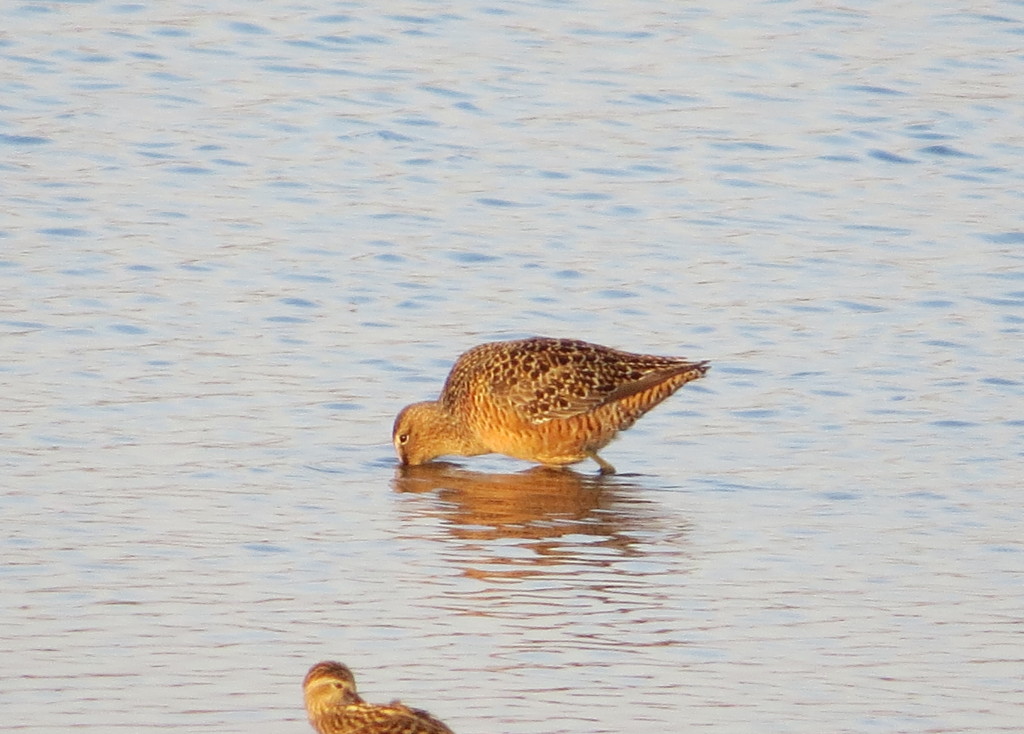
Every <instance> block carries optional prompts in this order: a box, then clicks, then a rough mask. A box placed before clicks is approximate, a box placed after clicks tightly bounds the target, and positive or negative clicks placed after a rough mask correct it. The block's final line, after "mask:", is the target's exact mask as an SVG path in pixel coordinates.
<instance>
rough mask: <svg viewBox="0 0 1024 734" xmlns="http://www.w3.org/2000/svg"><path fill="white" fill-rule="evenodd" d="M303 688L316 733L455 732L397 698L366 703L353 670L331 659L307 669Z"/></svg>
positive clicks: (440, 733)
mask: <svg viewBox="0 0 1024 734" xmlns="http://www.w3.org/2000/svg"><path fill="white" fill-rule="evenodd" d="M302 691H303V696H304V698H305V699H306V715H307V716H308V717H309V723H310V724H312V725H313V728H314V729H316V730H317V732H319V734H454V732H452V730H451V729H449V728H448V727H447V726H445V725H444V724H442V723H441V722H440V721H438V720H437V719H435V718H434V717H433V716H431V715H430V714H428V713H427V712H426V711H421V710H420V709H413V708H409V707H408V706H404V705H402V704H401V703H399V702H398V701H392V702H391V703H389V704H387V705H376V704H372V703H366V702H365V701H364V700H363V699H362V698H361V697H360V696H359V694H358V693H356V679H355V677H354V676H353V675H352V671H351V670H349V669H348V668H347V667H346V666H344V665H342V664H341V663H336V662H334V661H331V660H327V661H324V662H322V663H317V664H316V665H314V666H313V667H312V668H310V669H309V672H308V673H306V679H305V680H304V681H303V682H302Z"/></svg>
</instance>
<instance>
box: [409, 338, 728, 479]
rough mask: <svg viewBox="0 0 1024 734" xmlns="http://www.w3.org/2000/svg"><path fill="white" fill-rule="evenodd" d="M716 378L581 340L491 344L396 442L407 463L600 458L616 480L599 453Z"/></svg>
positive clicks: (478, 350) (700, 367) (421, 406)
mask: <svg viewBox="0 0 1024 734" xmlns="http://www.w3.org/2000/svg"><path fill="white" fill-rule="evenodd" d="M707 370H708V363H707V362H691V361H689V360H686V359H684V358H682V357H658V356H653V355H648V354H632V353H630V352H622V351H619V350H617V349H612V348H610V347H602V346H600V345H598V344H589V343H587V342H583V341H577V340H574V339H548V338H545V337H533V338H530V339H520V340H518V341H506V342H492V343H490V344H481V345H480V346H477V347H473V348H472V349H470V350H469V351H468V352H466V353H465V354H463V355H462V356H461V357H459V359H458V361H457V362H456V363H455V366H454V367H452V370H451V372H450V373H449V375H448V379H447V381H446V382H445V384H444V388H443V389H442V390H441V396H440V397H439V398H438V399H437V400H436V401H426V402H421V403H413V404H412V405H409V406H407V407H406V408H404V409H403V410H402V411H401V412H400V413H399V414H398V417H397V418H396V419H395V426H394V430H393V433H392V439H393V441H394V444H395V450H396V451H397V452H398V457H399V460H400V461H401V462H402V463H403V464H422V463H424V462H427V461H430V460H431V459H435V458H437V457H438V456H443V455H446V454H454V455H459V456H475V455H478V454H488V453H499V454H506V455H508V456H513V457H516V458H519V459H526V460H528V461H534V462H537V463H540V464H548V465H553V466H563V465H566V464H575V463H576V462H579V461H583V460H584V459H586V458H592V459H594V460H595V461H596V462H597V463H598V465H599V466H600V467H601V471H602V473H612V472H614V471H615V469H614V467H612V465H611V464H609V463H608V462H606V461H605V460H604V459H602V458H601V457H600V456H598V455H597V452H598V451H599V450H600V449H602V448H604V447H605V446H607V445H608V443H609V442H610V441H611V440H612V439H613V438H614V437H615V435H616V434H617V433H618V432H619V431H624V430H626V429H627V428H629V427H630V426H632V425H633V424H634V423H635V422H636V421H637V419H639V418H640V416H642V415H643V414H644V413H646V412H647V411H649V410H650V409H651V408H653V407H654V406H656V405H657V404H658V403H660V402H661V401H663V400H664V399H665V398H667V397H668V396H669V395H671V394H672V393H674V392H675V391H676V390H678V389H679V388H680V387H682V386H683V385H685V384H686V383H687V382H690V381H691V380H696V379H698V378H700V377H703V376H704V373H705V372H707Z"/></svg>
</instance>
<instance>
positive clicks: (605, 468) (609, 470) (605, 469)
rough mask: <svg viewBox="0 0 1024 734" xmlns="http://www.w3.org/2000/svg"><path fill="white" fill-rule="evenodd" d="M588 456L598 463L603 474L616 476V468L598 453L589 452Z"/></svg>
mask: <svg viewBox="0 0 1024 734" xmlns="http://www.w3.org/2000/svg"><path fill="white" fill-rule="evenodd" d="M587 456H589V457H590V458H591V459H593V460H594V461H596V462H597V465H598V466H599V467H601V474H614V473H615V467H614V466H612V465H611V464H609V463H608V462H607V461H605V460H604V459H602V458H601V457H600V456H598V455H597V452H596V451H588V452H587Z"/></svg>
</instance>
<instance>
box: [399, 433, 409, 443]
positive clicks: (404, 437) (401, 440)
mask: <svg viewBox="0 0 1024 734" xmlns="http://www.w3.org/2000/svg"><path fill="white" fill-rule="evenodd" d="M408 442H409V434H408V433H399V434H398V443H408Z"/></svg>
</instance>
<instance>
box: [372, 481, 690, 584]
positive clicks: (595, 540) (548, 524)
mask: <svg viewBox="0 0 1024 734" xmlns="http://www.w3.org/2000/svg"><path fill="white" fill-rule="evenodd" d="M392 487H393V488H394V489H395V491H397V492H402V493H420V494H422V493H428V492H436V494H437V500H438V501H437V502H436V503H432V504H431V505H429V506H425V505H417V507H418V508H419V509H418V510H417V511H421V512H427V513H429V514H432V515H436V514H442V515H443V516H444V518H445V523H444V528H445V530H446V532H447V533H448V535H449V536H450V537H451V538H453V539H456V540H458V541H461V543H460V545H461V549H462V552H461V555H464V556H466V557H472V556H477V560H476V561H474V564H479V565H481V566H483V567H485V568H486V570H476V569H467V570H466V574H467V575H468V576H472V577H475V578H490V579H494V578H496V577H502V578H510V577H517V578H521V577H526V576H533V575H537V574H538V573H541V572H543V571H542V569H540V568H538V567H540V566H555V565H564V564H574V565H579V564H581V563H584V564H586V565H591V566H593V565H609V564H611V563H614V562H616V561H621V560H622V559H623V558H630V557H637V556H640V555H643V553H644V551H643V550H642V546H643V545H644V544H645V543H646V542H647V539H648V536H649V535H650V534H651V533H652V532H661V531H664V528H663V527H661V526H662V525H663V523H664V517H663V515H661V514H659V512H658V506H657V504H656V503H655V502H654V501H653V500H651V499H649V498H645V497H643V494H642V493H643V492H644V488H643V487H642V486H640V485H637V484H635V483H632V482H630V481H629V480H628V479H627V478H624V477H621V476H613V477H606V476H600V475H596V476H595V475H584V474H579V473H576V472H574V471H572V470H568V469H551V468H547V467H532V468H530V469H527V470H525V471H522V472H517V473H514V474H491V473H486V472H476V471H469V470H466V469H464V468H462V467H460V466H457V465H455V464H449V463H445V462H434V463H430V464H422V465H420V466H409V467H399V468H398V469H397V470H396V473H395V478H394V480H393V481H392ZM424 508H426V509H424ZM688 529H689V525H688V524H683V526H681V527H678V528H676V529H675V532H674V533H673V534H685V533H686V532H687V531H688ZM503 539H522V540H524V541H526V542H524V543H516V544H514V545H513V546H510V545H509V544H497V543H491V542H489V541H500V540H503ZM510 547H514V548H516V549H518V550H519V551H521V552H518V553H513V554H508V553H507V552H505V551H507V550H508V549H509V548H510ZM526 550H528V551H531V552H528V553H527V552H522V551H526ZM496 566H497V567H499V568H500V569H501V570H498V569H496V568H495V567H496ZM512 567H515V568H512Z"/></svg>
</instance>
